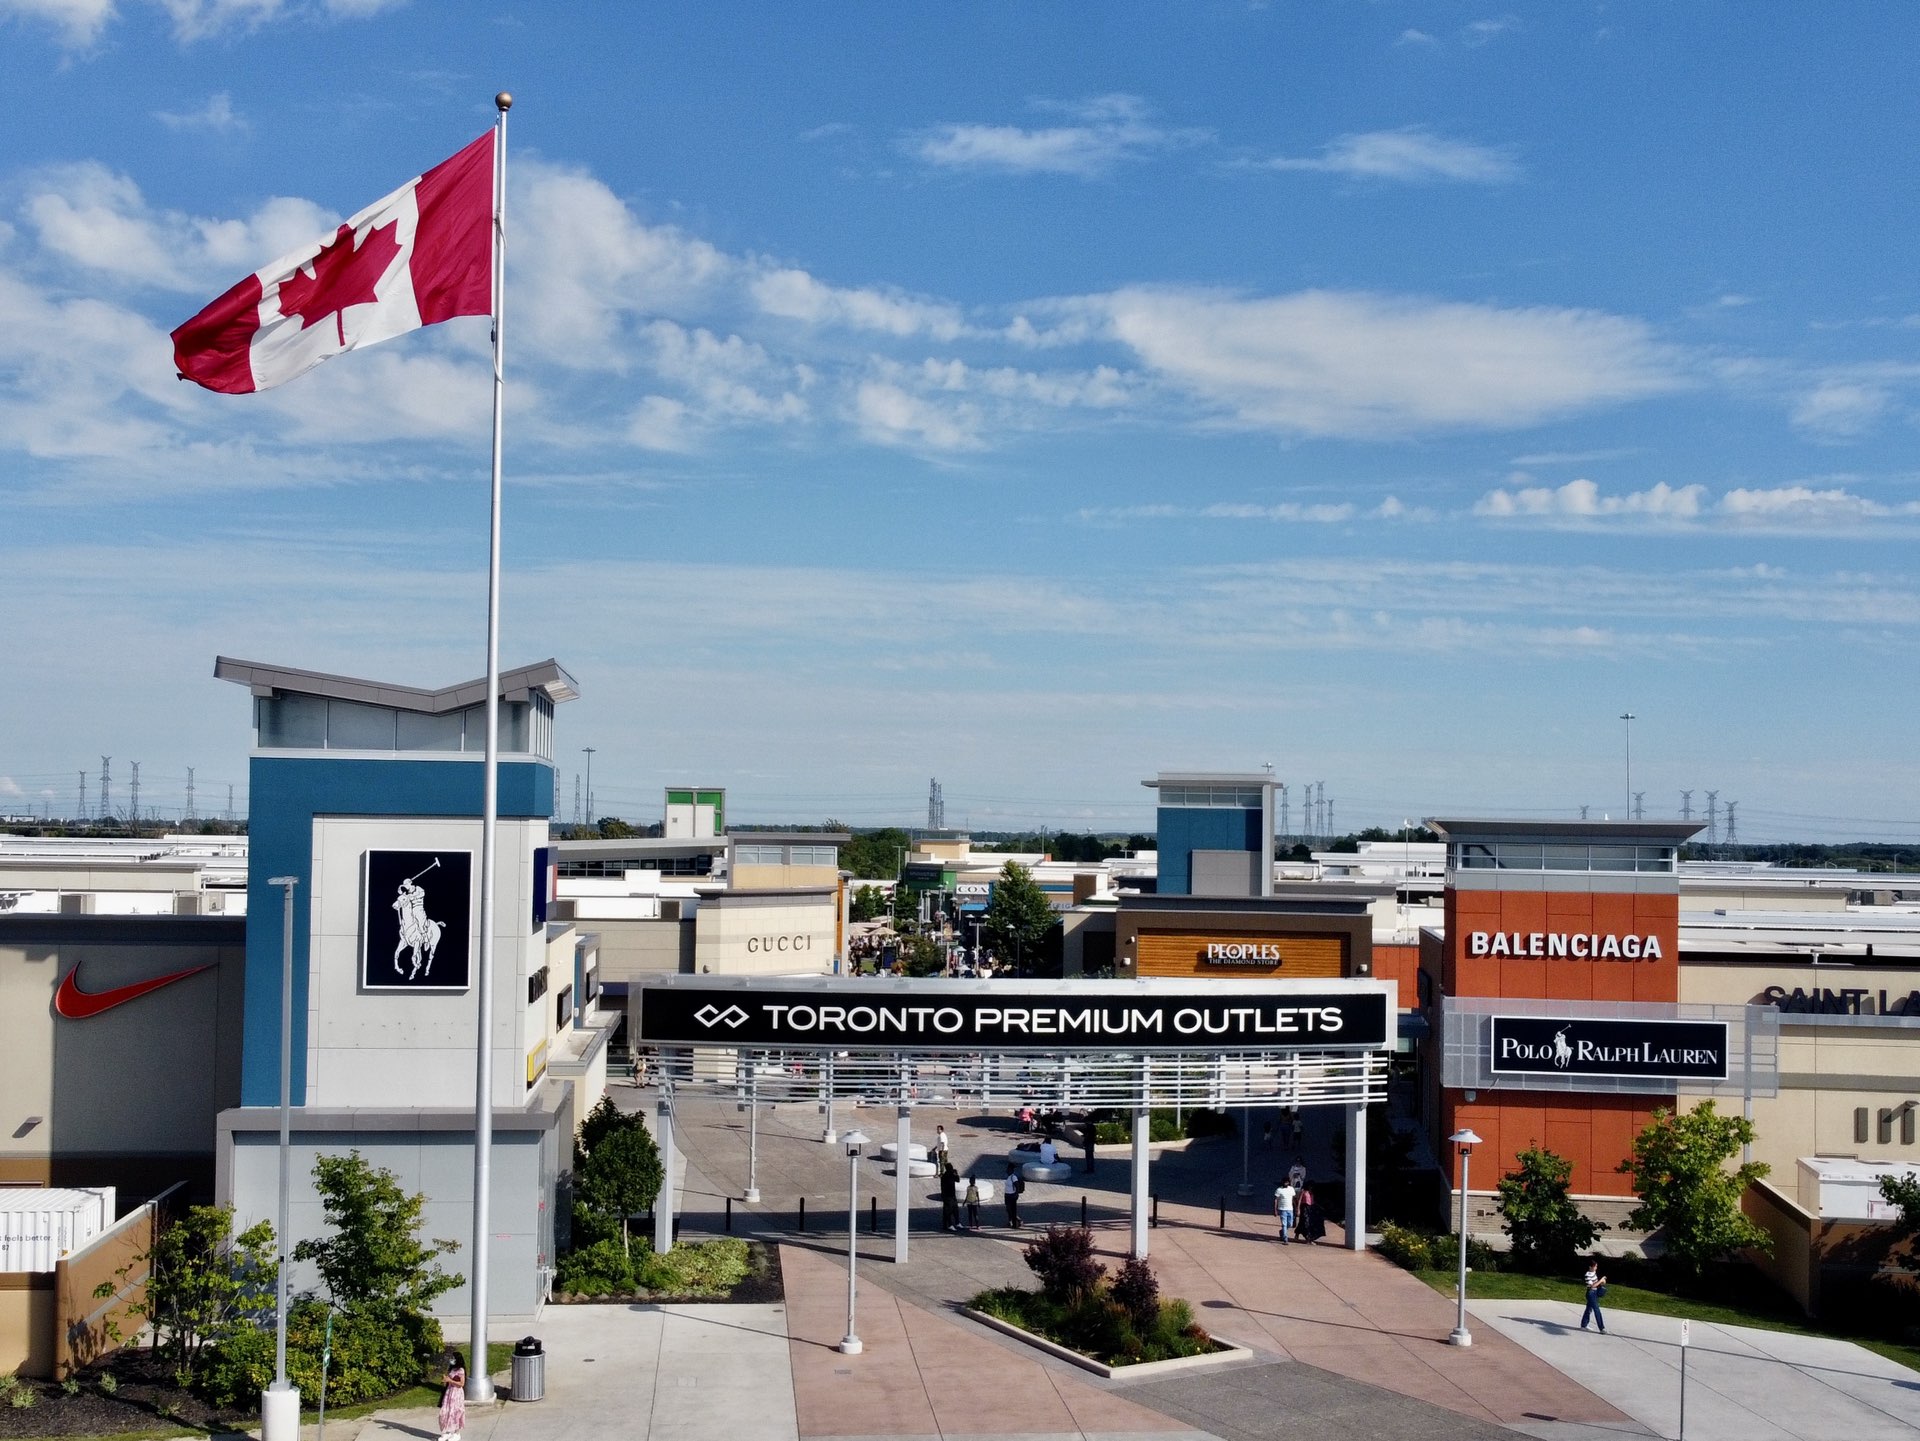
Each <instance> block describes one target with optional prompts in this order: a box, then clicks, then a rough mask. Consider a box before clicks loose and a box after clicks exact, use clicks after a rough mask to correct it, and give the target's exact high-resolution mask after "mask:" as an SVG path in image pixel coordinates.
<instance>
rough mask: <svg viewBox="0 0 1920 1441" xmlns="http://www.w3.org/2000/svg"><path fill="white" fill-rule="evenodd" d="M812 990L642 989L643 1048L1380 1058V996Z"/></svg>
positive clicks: (1178, 990)
mask: <svg viewBox="0 0 1920 1441" xmlns="http://www.w3.org/2000/svg"><path fill="white" fill-rule="evenodd" d="M907 984H908V985H909V986H910V987H911V989H898V990H896V989H892V988H889V987H886V986H885V985H884V984H883V983H876V982H870V981H854V982H839V981H830V982H822V983H816V984H814V985H805V986H803V985H794V984H792V983H787V984H779V983H775V984H771V985H754V986H750V987H749V986H740V985H681V984H657V983H656V984H646V983H637V984H636V990H637V991H638V993H639V997H640V1018H639V1019H640V1024H639V1034H638V1036H637V1038H636V1039H637V1040H638V1041H639V1042H640V1043H641V1044H643V1045H717V1046H767V1047H788V1048H795V1049H807V1048H834V1049H839V1048H844V1047H859V1048H871V1047H881V1048H884V1047H896V1046H897V1047H900V1048H902V1049H912V1050H962V1051H1119V1052H1134V1051H1207V1050H1221V1051H1249V1050H1260V1051H1282V1050H1302V1051H1306V1050H1311V1051H1334V1050H1379V1049H1382V1048H1383V1047H1385V1046H1387V1045H1388V1044H1390V1037H1391V1021H1392V1012H1391V1010H1390V1008H1389V1007H1388V1004H1387V996H1386V992H1385V990H1384V988H1382V989H1366V990H1359V989H1355V990H1339V989H1335V988H1333V987H1331V986H1330V987H1327V988H1326V989H1325V990H1320V989H1315V990H1313V991H1305V990H1302V991H1281V990H1279V989H1277V988H1274V989H1269V990H1267V991H1265V992H1264V993H1255V992H1243V991H1234V992H1228V991H1227V990H1226V988H1225V987H1223V986H1221V985H1219V984H1201V985H1196V986H1185V987H1183V986H1178V985H1171V984H1166V983H1154V984H1152V985H1150V986H1147V987H1139V986H1137V985H1136V984H1135V983H1131V982H1127V983H1121V984H1122V985H1124V986H1125V987H1126V989H1124V990H1122V991H1117V992H1112V993H1107V992H1104V991H1103V990H1102V988H1101V987H1100V985H1099V984H1098V983H1084V984H1072V983H1070V984H1068V985H1065V986H1054V987H1052V988H1049V989H1047V990H1044V991H1024V990H1016V989H1015V988H1014V987H1013V986H1011V985H1008V984H1005V983H1000V982H993V981H986V982H978V983H974V982H965V981H922V982H914V983H907Z"/></svg>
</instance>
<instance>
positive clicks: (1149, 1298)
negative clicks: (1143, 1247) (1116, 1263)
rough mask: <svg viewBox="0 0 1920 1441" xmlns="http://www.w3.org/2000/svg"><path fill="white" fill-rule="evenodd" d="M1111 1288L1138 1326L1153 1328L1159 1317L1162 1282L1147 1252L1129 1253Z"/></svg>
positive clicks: (1109, 1288) (1130, 1318) (1119, 1302)
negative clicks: (1142, 1254) (1154, 1272)
mask: <svg viewBox="0 0 1920 1441" xmlns="http://www.w3.org/2000/svg"><path fill="white" fill-rule="evenodd" d="M1107 1289H1108V1293H1109V1294H1110V1295H1111V1296H1112V1297H1113V1299H1114V1300H1115V1301H1116V1302H1117V1303H1118V1304H1119V1306H1120V1309H1121V1310H1123V1311H1125V1312H1126V1313H1127V1318H1128V1319H1129V1320H1130V1321H1132V1322H1133V1324H1134V1326H1135V1327H1136V1328H1139V1327H1148V1328H1151V1327H1152V1326H1153V1324H1154V1323H1155V1322H1156V1321H1157V1320H1158V1319H1159V1316H1160V1282H1159V1280H1158V1279H1157V1278H1156V1277H1155V1276H1154V1274H1153V1267H1152V1266H1151V1265H1149V1264H1148V1262H1147V1260H1146V1258H1145V1257H1144V1256H1129V1257H1128V1258H1127V1259H1126V1260H1125V1261H1124V1262H1123V1263H1122V1264H1121V1266H1120V1269H1119V1270H1118V1271H1117V1272H1115V1273H1114V1277H1113V1281H1112V1283H1111V1284H1110V1285H1109V1286H1108V1288H1107Z"/></svg>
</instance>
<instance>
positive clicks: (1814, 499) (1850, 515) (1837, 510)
mask: <svg viewBox="0 0 1920 1441" xmlns="http://www.w3.org/2000/svg"><path fill="white" fill-rule="evenodd" d="M1719 511H1720V514H1722V515H1724V516H1726V517H1728V518H1729V519H1731V520H1734V521H1737V522H1756V523H1761V524H1766V525H1780V526H1794V525H1809V526H1816V527H1825V526H1833V525H1841V526H1846V525H1853V524H1858V523H1859V522H1862V521H1870V520H1885V519H1897V518H1906V517H1914V516H1920V501H1905V502H1902V503H1899V504H1894V505H1888V504H1886V503H1884V502H1881V501H1876V500H1870V499H1868V498H1867V497H1865V496H1862V495H1855V494H1854V493H1853V492H1852V491H1849V490H1847V489H1845V488H1844V487H1838V486H1832V487H1827V488H1825V489H1815V488H1814V487H1812V486H1808V485H1782V486H1775V487H1773V488H1772V489H1770V490H1748V489H1738V490H1730V491H1728V492H1727V493H1726V494H1725V495H1723V496H1721V497H1720V505H1719Z"/></svg>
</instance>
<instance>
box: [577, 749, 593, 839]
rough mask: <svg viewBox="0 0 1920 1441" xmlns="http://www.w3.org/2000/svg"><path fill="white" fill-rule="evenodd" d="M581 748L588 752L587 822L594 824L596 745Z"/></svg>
mask: <svg viewBox="0 0 1920 1441" xmlns="http://www.w3.org/2000/svg"><path fill="white" fill-rule="evenodd" d="M580 749H581V750H583V751H585V752H586V753H587V824H588V825H592V824H593V823H594V814H593V752H594V750H595V747H593V746H581V747H580Z"/></svg>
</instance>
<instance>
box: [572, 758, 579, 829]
mask: <svg viewBox="0 0 1920 1441" xmlns="http://www.w3.org/2000/svg"><path fill="white" fill-rule="evenodd" d="M573 823H574V824H575V825H576V826H577V825H579V824H580V772H579V771H575V772H574V773H573Z"/></svg>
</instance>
